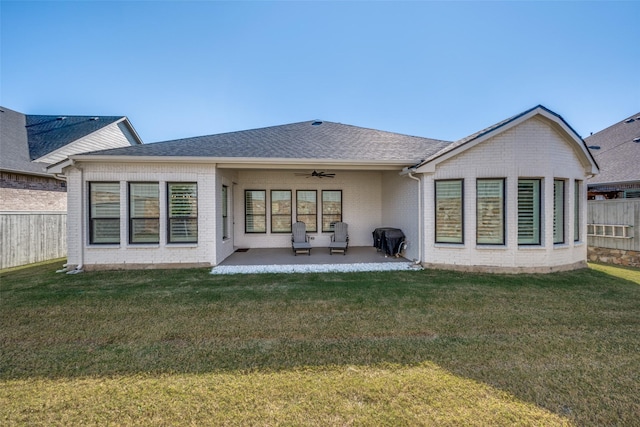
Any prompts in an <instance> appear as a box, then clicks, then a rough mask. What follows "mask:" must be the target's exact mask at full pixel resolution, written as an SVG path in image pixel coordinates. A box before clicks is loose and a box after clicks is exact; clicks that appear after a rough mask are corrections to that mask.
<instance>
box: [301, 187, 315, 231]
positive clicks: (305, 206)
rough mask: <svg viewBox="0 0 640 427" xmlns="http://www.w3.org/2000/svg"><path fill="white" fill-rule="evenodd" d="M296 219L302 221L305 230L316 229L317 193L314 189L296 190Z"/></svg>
mask: <svg viewBox="0 0 640 427" xmlns="http://www.w3.org/2000/svg"><path fill="white" fill-rule="evenodd" d="M296 221H301V222H304V223H305V225H306V228H307V232H311V233H314V232H316V231H318V194H317V191H316V190H298V191H297V192H296Z"/></svg>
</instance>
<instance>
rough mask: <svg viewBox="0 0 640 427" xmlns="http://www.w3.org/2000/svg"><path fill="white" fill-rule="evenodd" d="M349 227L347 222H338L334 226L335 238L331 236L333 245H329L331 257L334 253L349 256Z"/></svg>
mask: <svg viewBox="0 0 640 427" xmlns="http://www.w3.org/2000/svg"><path fill="white" fill-rule="evenodd" d="M348 227H349V226H348V224H347V223H346V222H336V223H335V224H334V226H333V236H331V243H330V244H329V254H330V255H333V253H334V252H342V255H346V254H347V248H348V247H349V232H348Z"/></svg>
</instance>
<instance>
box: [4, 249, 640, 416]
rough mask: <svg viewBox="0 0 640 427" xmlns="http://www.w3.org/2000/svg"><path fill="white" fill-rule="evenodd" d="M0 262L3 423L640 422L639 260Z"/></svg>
mask: <svg viewBox="0 0 640 427" xmlns="http://www.w3.org/2000/svg"><path fill="white" fill-rule="evenodd" d="M59 265H60V263H59V262H58V263H56V264H44V265H39V266H35V267H31V268H25V269H15V270H12V271H4V272H0V280H1V283H0V291H1V294H0V424H2V425H9V426H10V425H149V424H155V425H159V424H160V425H376V426H377V425H389V426H396V425H478V426H486V425H504V426H511V425H536V426H537V425H545V426H547V425H551V426H553V425H629V426H631V425H637V424H638V422H639V419H640V403H638V398H637V396H639V395H640V385H639V384H640V377H639V375H640V374H639V372H640V270H637V269H621V268H617V267H610V266H601V265H593V266H592V268H590V269H588V270H582V271H577V272H568V273H558V274H551V275H488V274H465V273H456V272H442V271H418V272H413V271H407V272H388V273H386V272H385V273H380V272H378V273H342V274H338V273H335V274H304V275H303V274H265V275H238V276H213V275H210V274H208V273H209V270H208V269H206V270H201V269H200V270H174V271H134V272H93V273H83V274H78V275H64V274H56V273H55V270H56V268H58V267H59Z"/></svg>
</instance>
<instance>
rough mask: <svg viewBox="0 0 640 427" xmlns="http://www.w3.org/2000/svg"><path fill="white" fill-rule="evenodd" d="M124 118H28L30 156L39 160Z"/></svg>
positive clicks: (28, 116)
mask: <svg viewBox="0 0 640 427" xmlns="http://www.w3.org/2000/svg"><path fill="white" fill-rule="evenodd" d="M120 119H124V117H123V116H35V115H27V116H26V127H27V137H28V139H29V155H30V156H31V160H35V159H38V158H40V157H42V156H44V155H46V154H49V153H51V152H52V151H55V150H57V149H59V148H61V147H64V146H65V145H67V144H70V143H72V142H73V141H76V140H78V139H80V138H82V137H84V136H86V135H89V134H92V133H93V132H95V131H97V130H100V129H102V128H103V127H105V126H107V125H110V124H111V123H114V122H117V121H118V120H120Z"/></svg>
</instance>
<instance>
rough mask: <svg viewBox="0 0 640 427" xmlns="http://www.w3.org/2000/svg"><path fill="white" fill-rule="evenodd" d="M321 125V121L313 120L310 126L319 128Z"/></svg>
mask: <svg viewBox="0 0 640 427" xmlns="http://www.w3.org/2000/svg"><path fill="white" fill-rule="evenodd" d="M321 124H322V120H315V121H314V122H313V123H311V126H320V125H321Z"/></svg>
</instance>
